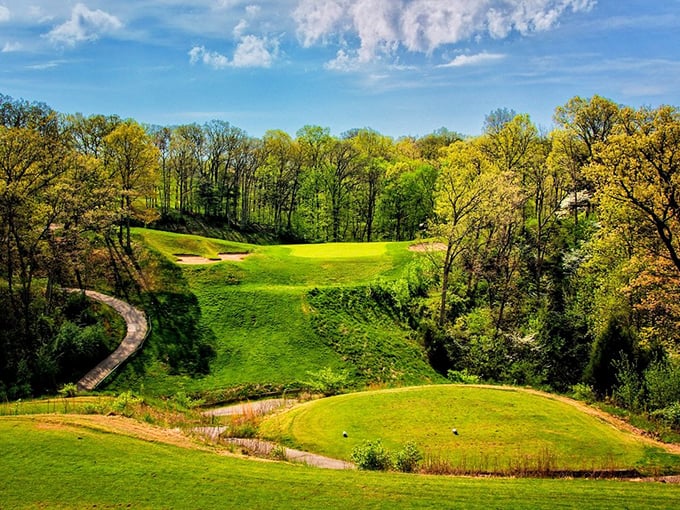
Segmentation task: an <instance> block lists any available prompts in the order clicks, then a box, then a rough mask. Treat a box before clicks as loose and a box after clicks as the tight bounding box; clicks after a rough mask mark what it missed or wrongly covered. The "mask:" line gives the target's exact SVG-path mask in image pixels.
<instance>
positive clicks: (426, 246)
mask: <svg viewBox="0 0 680 510" xmlns="http://www.w3.org/2000/svg"><path fill="white" fill-rule="evenodd" d="M408 249H409V250H411V251H417V252H426V251H446V245H445V244H444V243H420V244H412V245H411V246H409V247H408Z"/></svg>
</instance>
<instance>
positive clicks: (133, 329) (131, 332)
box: [69, 289, 149, 391]
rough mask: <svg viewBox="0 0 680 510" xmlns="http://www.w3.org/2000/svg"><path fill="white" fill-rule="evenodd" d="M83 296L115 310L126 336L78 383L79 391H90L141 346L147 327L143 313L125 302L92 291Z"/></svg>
mask: <svg viewBox="0 0 680 510" xmlns="http://www.w3.org/2000/svg"><path fill="white" fill-rule="evenodd" d="M69 290H70V292H81V291H80V290H78V289H69ZM85 295H86V296H87V297H89V298H90V299H94V300H95V301H99V302H100V303H104V304H105V305H108V306H110V307H111V308H113V309H114V310H116V311H117V312H118V313H119V314H120V315H121V316H122V317H123V319H125V324H126V325H127V334H126V335H125V338H123V341H122V342H121V343H120V345H119V346H118V348H117V349H116V350H115V351H113V352H112V353H111V354H110V355H109V356H107V357H106V358H105V359H104V360H103V361H102V362H101V363H99V364H98V365H97V366H96V367H94V368H93V369H92V370H90V371H89V372H88V373H87V374H85V376H84V377H83V378H82V379H81V380H80V381H78V389H79V390H85V391H90V390H93V389H95V388H96V387H97V386H98V385H99V384H100V383H101V382H102V381H103V380H104V379H106V378H107V377H108V376H109V374H111V372H113V371H114V370H115V369H116V368H118V366H119V365H120V364H121V363H123V362H124V361H125V360H126V359H128V358H129V357H130V356H131V355H132V354H133V353H135V352H136V351H137V350H138V349H139V348H140V347H141V346H142V343H144V339H145V338H146V334H147V331H148V330H149V325H148V323H147V320H146V315H144V312H143V311H141V310H139V309H137V308H135V307H133V306H132V305H130V304H128V303H126V302H125V301H121V300H120V299H116V298H114V297H111V296H107V295H106V294H102V293H101V292H96V291H94V290H86V291H85Z"/></svg>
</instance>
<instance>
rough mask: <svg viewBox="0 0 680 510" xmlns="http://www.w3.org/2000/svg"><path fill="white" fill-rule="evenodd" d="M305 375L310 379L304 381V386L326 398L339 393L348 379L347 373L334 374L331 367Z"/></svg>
mask: <svg viewBox="0 0 680 510" xmlns="http://www.w3.org/2000/svg"><path fill="white" fill-rule="evenodd" d="M307 375H308V376H309V377H311V379H310V380H309V381H305V386H306V387H307V388H308V389H309V390H310V391H312V392H318V393H322V394H323V395H325V396H326V397H330V396H331V395H337V394H339V393H341V392H342V390H344V389H345V387H346V386H347V380H348V379H349V375H348V374H347V371H345V370H343V371H341V372H334V371H333V369H332V368H331V367H326V368H322V369H321V370H318V371H317V372H307Z"/></svg>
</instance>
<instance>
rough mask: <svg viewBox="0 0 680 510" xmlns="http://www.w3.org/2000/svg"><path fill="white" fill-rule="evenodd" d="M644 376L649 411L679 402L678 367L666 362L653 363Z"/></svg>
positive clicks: (679, 368) (679, 370)
mask: <svg viewBox="0 0 680 510" xmlns="http://www.w3.org/2000/svg"><path fill="white" fill-rule="evenodd" d="M644 376H645V388H646V389H647V404H648V406H649V408H650V409H652V410H654V409H664V408H667V407H668V406H671V405H672V404H674V403H677V402H678V401H680V367H677V366H674V365H672V364H671V363H668V362H665V363H655V364H653V365H652V366H650V367H649V368H648V369H647V370H646V371H645V374H644Z"/></svg>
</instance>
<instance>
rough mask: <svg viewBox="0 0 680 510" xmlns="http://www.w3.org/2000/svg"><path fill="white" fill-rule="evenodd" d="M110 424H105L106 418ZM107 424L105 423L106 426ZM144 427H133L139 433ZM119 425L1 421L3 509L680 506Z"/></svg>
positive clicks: (673, 492) (623, 487)
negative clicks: (314, 458)
mask: <svg viewBox="0 0 680 510" xmlns="http://www.w3.org/2000/svg"><path fill="white" fill-rule="evenodd" d="M102 419H103V420H105V418H102ZM100 423H101V422H100ZM139 426H140V425H136V429H137V430H138V429H139ZM143 435H144V436H145V437H147V439H146V440H142V439H137V438H135V437H131V436H130V435H129V434H127V433H125V432H124V431H121V432H117V431H116V430H115V427H114V426H113V424H111V425H109V424H106V423H101V425H97V424H96V423H88V422H80V421H78V420H77V419H71V418H70V417H64V418H63V419H62V420H61V421H59V420H55V419H54V418H52V419H50V420H45V419H43V418H41V417H4V418H0V438H1V445H2V462H1V463H0V508H12V509H23V508H68V509H77V508H177V509H182V508H192V509H193V508H204V509H210V508H241V509H250V508H257V509H260V508H280V509H286V508H294V509H312V508H334V509H343V508H351V509H355V508H366V509H374V508H375V509H387V508H389V509H394V508H400V509H401V508H413V509H416V508H467V509H487V508H531V509H542V508H546V509H554V508H555V507H561V508H581V509H586V508H598V509H603V508H617V509H618V508H636V509H645V508H655V509H663V508H669V509H670V508H678V506H679V505H680V486H677V485H670V484H660V483H631V482H621V481H587V480H536V479H480V478H449V477H435V476H422V475H399V474H384V473H368V472H359V471H345V472H332V471H325V470H321V469H314V468H308V467H304V466H292V465H287V464H278V463H263V462H253V461H249V460H241V459H237V458H232V457H228V456H222V455H217V454H215V453H213V452H210V451H205V450H200V449H195V448H192V447H191V446H190V445H183V447H182V446H175V445H172V444H166V443H165V442H164V440H163V438H162V436H159V435H158V432H157V431H153V433H149V434H143Z"/></svg>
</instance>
